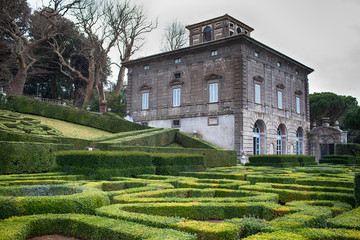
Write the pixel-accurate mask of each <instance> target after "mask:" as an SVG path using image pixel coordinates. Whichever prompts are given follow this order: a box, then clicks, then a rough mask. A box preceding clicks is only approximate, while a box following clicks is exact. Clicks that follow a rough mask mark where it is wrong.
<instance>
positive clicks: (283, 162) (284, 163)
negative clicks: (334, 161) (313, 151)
mask: <svg viewBox="0 0 360 240" xmlns="http://www.w3.org/2000/svg"><path fill="white" fill-rule="evenodd" d="M249 161H250V162H249V163H248V164H246V165H247V166H272V167H297V166H307V165H315V164H316V161H315V157H314V156H302V155H252V156H250V157H249Z"/></svg>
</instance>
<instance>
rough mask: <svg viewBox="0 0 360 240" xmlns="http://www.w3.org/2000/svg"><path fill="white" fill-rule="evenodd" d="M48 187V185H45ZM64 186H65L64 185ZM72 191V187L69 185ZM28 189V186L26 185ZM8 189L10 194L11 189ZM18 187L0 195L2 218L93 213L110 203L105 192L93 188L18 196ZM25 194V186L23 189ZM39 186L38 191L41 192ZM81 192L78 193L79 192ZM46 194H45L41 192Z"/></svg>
mask: <svg viewBox="0 0 360 240" xmlns="http://www.w3.org/2000/svg"><path fill="white" fill-rule="evenodd" d="M45 188H46V187H45ZM62 188H63V187H62ZM69 188H70V190H69V191H70V192H71V191H72V189H71V188H77V187H69ZM25 189H26V187H25ZM9 191H10V190H8V192H7V193H8V194H9V193H11V191H10V192H9ZM16 191H19V190H17V189H16V188H13V190H12V192H13V193H11V194H12V195H10V196H0V219H5V218H9V217H12V216H23V215H32V214H46V213H85V214H93V213H94V211H95V209H96V208H99V207H101V206H104V205H107V204H109V198H108V197H107V196H106V194H104V193H103V192H101V191H99V190H97V189H93V188H81V187H80V189H78V190H76V189H75V190H73V192H75V193H74V194H71V195H57V196H22V197H16V195H17V194H20V193H19V192H17V193H16ZM21 191H22V193H23V194H26V192H24V188H22V189H21ZM41 191H42V188H41V187H40V186H39V187H38V190H37V192H41ZM79 191H80V193H77V192H79ZM3 193H4V192H3ZM39 195H44V194H42V193H41V194H39Z"/></svg>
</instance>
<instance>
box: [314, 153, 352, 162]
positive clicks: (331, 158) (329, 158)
mask: <svg viewBox="0 0 360 240" xmlns="http://www.w3.org/2000/svg"><path fill="white" fill-rule="evenodd" d="M320 163H330V164H356V158H355V156H353V155H326V156H324V157H323V158H321V159H320Z"/></svg>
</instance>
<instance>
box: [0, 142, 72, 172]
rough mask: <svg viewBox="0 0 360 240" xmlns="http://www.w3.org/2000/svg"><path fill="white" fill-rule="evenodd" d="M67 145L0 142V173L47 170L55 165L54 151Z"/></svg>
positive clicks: (65, 147) (66, 147)
mask: <svg viewBox="0 0 360 240" xmlns="http://www.w3.org/2000/svg"><path fill="white" fill-rule="evenodd" d="M69 147H71V146H69V145H64V144H52V143H32V142H0V166H1V168H0V174H14V173H40V172H48V171H49V170H50V169H51V168H52V167H54V166H55V155H54V153H55V151H57V150H61V149H68V148H69Z"/></svg>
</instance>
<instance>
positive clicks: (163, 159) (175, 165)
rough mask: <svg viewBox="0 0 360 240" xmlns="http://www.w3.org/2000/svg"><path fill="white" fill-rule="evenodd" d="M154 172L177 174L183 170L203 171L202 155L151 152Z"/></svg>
mask: <svg viewBox="0 0 360 240" xmlns="http://www.w3.org/2000/svg"><path fill="white" fill-rule="evenodd" d="M151 157H152V163H153V165H155V168H156V170H155V172H156V174H159V175H179V173H180V172H183V171H204V170H205V162H204V156H202V155H194V154H174V153H158V154H151Z"/></svg>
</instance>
